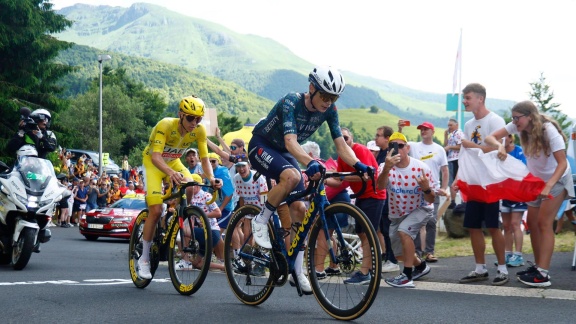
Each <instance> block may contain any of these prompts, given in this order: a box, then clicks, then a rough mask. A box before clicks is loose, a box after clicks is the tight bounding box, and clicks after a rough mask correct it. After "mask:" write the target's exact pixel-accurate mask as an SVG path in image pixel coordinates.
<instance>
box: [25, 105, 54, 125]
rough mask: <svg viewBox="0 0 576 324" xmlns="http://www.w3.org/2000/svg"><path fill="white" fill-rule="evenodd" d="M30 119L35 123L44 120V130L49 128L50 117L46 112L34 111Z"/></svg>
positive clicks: (43, 110)
mask: <svg viewBox="0 0 576 324" xmlns="http://www.w3.org/2000/svg"><path fill="white" fill-rule="evenodd" d="M30 117H31V118H32V119H34V121H36V122H38V121H40V120H46V128H50V120H51V119H52V115H50V112H48V110H46V109H36V110H34V111H33V112H32V113H31V114H30Z"/></svg>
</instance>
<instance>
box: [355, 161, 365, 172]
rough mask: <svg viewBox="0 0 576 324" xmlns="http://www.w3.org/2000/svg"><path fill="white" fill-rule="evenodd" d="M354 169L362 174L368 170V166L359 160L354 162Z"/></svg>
mask: <svg viewBox="0 0 576 324" xmlns="http://www.w3.org/2000/svg"><path fill="white" fill-rule="evenodd" d="M354 169H356V171H358V172H360V173H362V174H364V173H366V172H368V166H367V165H366V164H364V163H362V162H360V161H358V162H356V164H354Z"/></svg>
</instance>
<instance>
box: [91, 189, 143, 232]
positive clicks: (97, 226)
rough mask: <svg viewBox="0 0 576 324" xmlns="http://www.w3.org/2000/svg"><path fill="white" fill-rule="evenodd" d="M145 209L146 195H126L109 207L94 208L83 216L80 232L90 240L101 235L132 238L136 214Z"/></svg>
mask: <svg viewBox="0 0 576 324" xmlns="http://www.w3.org/2000/svg"><path fill="white" fill-rule="evenodd" d="M144 209H146V201H145V200H144V195H130V196H124V198H122V199H120V200H118V201H117V202H115V203H113V204H112V205H110V206H109V207H105V208H98V209H93V210H91V211H89V212H87V213H86V215H84V216H82V219H81V220H80V234H82V235H84V237H86V239H87V240H88V241H95V240H97V239H98V238H99V237H114V238H122V239H130V233H131V231H132V228H133V227H134V221H135V220H136V216H138V214H139V213H140V212H141V211H142V210H144Z"/></svg>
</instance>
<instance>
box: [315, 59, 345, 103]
mask: <svg viewBox="0 0 576 324" xmlns="http://www.w3.org/2000/svg"><path fill="white" fill-rule="evenodd" d="M308 81H310V82H312V84H313V85H314V87H315V88H316V89H318V90H322V91H325V92H328V93H330V94H333V95H337V96H339V95H340V94H341V93H342V92H344V87H346V82H344V77H343V76H342V74H340V71H338V70H337V69H335V68H332V67H330V66H317V67H315V68H314V70H312V72H310V74H309V75H308Z"/></svg>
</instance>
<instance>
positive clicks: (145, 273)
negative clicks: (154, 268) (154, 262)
mask: <svg viewBox="0 0 576 324" xmlns="http://www.w3.org/2000/svg"><path fill="white" fill-rule="evenodd" d="M138 277H140V278H142V279H152V273H151V272H150V262H141V261H140V260H138Z"/></svg>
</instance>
